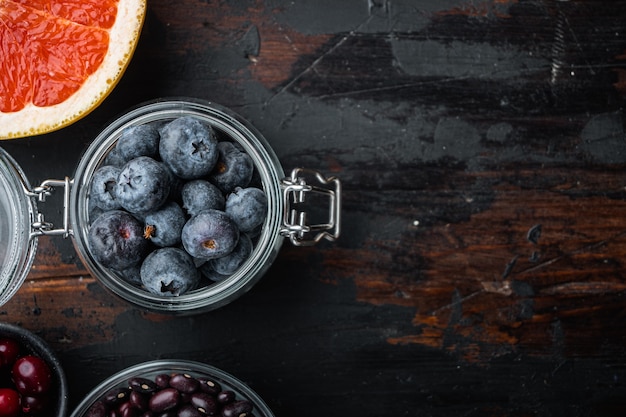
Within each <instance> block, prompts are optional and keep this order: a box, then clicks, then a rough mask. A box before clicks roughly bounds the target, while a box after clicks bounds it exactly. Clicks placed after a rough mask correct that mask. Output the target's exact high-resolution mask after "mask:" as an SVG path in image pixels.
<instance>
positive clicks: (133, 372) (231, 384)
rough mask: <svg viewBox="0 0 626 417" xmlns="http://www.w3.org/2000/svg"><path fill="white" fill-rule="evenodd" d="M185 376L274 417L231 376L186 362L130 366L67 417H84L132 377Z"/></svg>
mask: <svg viewBox="0 0 626 417" xmlns="http://www.w3.org/2000/svg"><path fill="white" fill-rule="evenodd" d="M161 374H167V375H174V374H187V375H190V376H191V377H194V378H199V377H207V378H210V379H211V380H213V381H214V382H217V383H218V384H219V385H220V386H221V389H222V390H230V391H233V392H234V393H235V394H236V396H237V397H236V399H237V400H242V399H245V400H248V401H250V402H251V403H252V405H253V407H254V408H253V411H252V413H253V414H254V415H255V416H258V417H274V414H273V413H272V411H271V410H270V408H269V407H268V406H267V404H265V402H264V401H263V400H262V399H261V397H259V395H258V394H257V393H256V392H254V391H253V390H252V389H251V388H250V387H248V386H247V385H246V384H244V383H243V382H242V381H240V380H239V379H237V378H235V377H234V376H232V375H230V374H228V373H226V372H224V371H222V370H220V369H218V368H215V367H213V366H210V365H207V364H204V363H201V362H195V361H186V360H176V359H172V360H154V361H148V362H143V363H139V364H137V365H133V366H130V367H128V368H126V369H124V370H122V371H120V372H118V373H116V374H114V375H112V376H111V377H109V378H107V379H106V380H105V381H102V382H101V383H100V384H99V385H98V386H96V387H95V388H94V389H93V390H91V391H90V392H89V394H87V396H86V397H85V398H83V400H82V401H81V402H80V404H78V406H77V407H76V409H75V410H74V411H73V412H72V414H71V415H70V417H84V416H86V413H87V411H88V410H89V408H90V407H91V406H92V405H93V404H94V403H95V402H96V401H98V400H99V399H101V398H102V397H103V396H104V395H105V394H107V393H108V392H110V391H111V390H114V389H116V388H123V387H127V386H128V380H129V379H130V378H134V377H140V378H146V379H149V380H152V381H154V379H155V377H156V376H157V375H161Z"/></svg>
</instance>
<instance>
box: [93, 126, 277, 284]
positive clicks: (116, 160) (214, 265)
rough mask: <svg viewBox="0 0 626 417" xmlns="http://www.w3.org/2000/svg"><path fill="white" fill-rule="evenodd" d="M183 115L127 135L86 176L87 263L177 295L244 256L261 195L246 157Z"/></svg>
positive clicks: (222, 274)
mask: <svg viewBox="0 0 626 417" xmlns="http://www.w3.org/2000/svg"><path fill="white" fill-rule="evenodd" d="M221 135H223V133H221V132H219V131H217V130H216V129H214V128H213V127H212V126H210V125H208V124H205V123H203V122H202V121H200V120H199V119H197V118H194V117H192V116H181V117H179V118H176V119H174V120H171V121H168V122H166V123H159V122H151V123H146V124H142V125H136V126H132V127H129V128H126V129H125V130H124V131H123V132H122V134H121V135H120V137H119V139H118V141H117V143H116V145H115V147H114V148H113V149H112V150H111V152H110V153H109V154H108V155H107V157H106V159H105V161H104V163H103V165H101V166H100V167H99V168H98V169H97V170H96V171H95V172H94V175H93V179H92V182H91V187H90V200H89V202H90V218H91V219H93V221H91V224H90V226H89V233H88V243H89V247H90V251H91V253H92V255H93V256H94V258H95V259H96V260H97V261H99V262H100V264H102V265H103V266H105V267H107V268H110V269H111V270H113V271H115V272H116V273H117V274H118V275H119V276H121V277H122V278H123V279H125V280H126V281H128V282H130V283H132V284H133V285H136V286H138V287H141V288H143V289H145V290H147V291H149V292H150V293H154V294H158V295H162V296H177V295H181V294H184V293H186V292H188V291H190V290H193V289H196V288H199V287H201V286H203V285H210V284H211V283H213V282H218V281H221V280H223V279H225V278H226V277H228V276H230V275H232V274H233V273H234V272H235V271H236V270H237V269H238V268H239V267H240V266H241V265H242V264H243V263H244V262H245V261H246V260H247V259H248V257H249V256H250V254H251V253H252V250H253V248H254V242H255V238H256V237H258V235H259V234H260V230H261V227H262V225H263V223H264V221H265V218H266V216H267V197H266V195H265V192H264V191H263V188H262V186H261V184H260V181H259V179H258V174H257V172H256V169H255V166H254V163H253V161H252V158H251V157H250V155H248V154H247V153H246V152H245V150H244V149H243V148H242V147H241V146H240V145H239V144H238V143H236V142H234V141H232V140H230V138H228V137H223V136H221Z"/></svg>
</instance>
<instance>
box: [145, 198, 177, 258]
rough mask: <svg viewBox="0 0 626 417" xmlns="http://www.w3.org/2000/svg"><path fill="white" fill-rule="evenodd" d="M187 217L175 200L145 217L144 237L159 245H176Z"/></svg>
mask: <svg viewBox="0 0 626 417" xmlns="http://www.w3.org/2000/svg"><path fill="white" fill-rule="evenodd" d="M186 221H187V218H186V216H185V212H184V211H183V209H182V208H181V207H180V206H179V205H178V204H177V203H175V202H174V201H169V202H167V203H165V204H164V205H163V206H162V207H161V208H159V209H157V210H155V211H152V212H150V213H148V214H147V215H146V217H145V219H144V237H145V238H146V239H149V240H150V241H151V242H152V243H154V244H155V245H157V246H160V247H165V246H176V245H178V244H180V242H181V238H180V236H181V233H182V231H183V226H184V225H185V222H186Z"/></svg>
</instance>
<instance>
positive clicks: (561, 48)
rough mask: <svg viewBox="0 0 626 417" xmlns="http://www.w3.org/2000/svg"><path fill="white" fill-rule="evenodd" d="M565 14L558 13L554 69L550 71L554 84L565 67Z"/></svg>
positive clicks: (553, 55)
mask: <svg viewBox="0 0 626 417" xmlns="http://www.w3.org/2000/svg"><path fill="white" fill-rule="evenodd" d="M565 20H566V17H565V13H563V11H562V10H561V9H559V11H558V15H557V20H556V25H555V27H554V43H553V44H552V68H551V71H550V83H551V84H554V83H555V82H556V80H557V78H558V77H559V74H560V72H561V68H562V67H563V65H564V62H563V59H562V55H563V53H564V52H565V30H564V28H563V27H564V26H565Z"/></svg>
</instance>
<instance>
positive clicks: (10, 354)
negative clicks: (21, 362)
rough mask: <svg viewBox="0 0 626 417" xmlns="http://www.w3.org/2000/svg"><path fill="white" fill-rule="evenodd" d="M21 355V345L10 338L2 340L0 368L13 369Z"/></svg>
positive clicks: (0, 339) (0, 343) (0, 342)
mask: <svg viewBox="0 0 626 417" xmlns="http://www.w3.org/2000/svg"><path fill="white" fill-rule="evenodd" d="M19 354H20V345H19V343H18V342H17V341H15V340H13V339H8V338H0V368H1V367H4V366H8V367H11V366H13V364H14V363H15V361H16V360H17V357H18V356H19Z"/></svg>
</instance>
